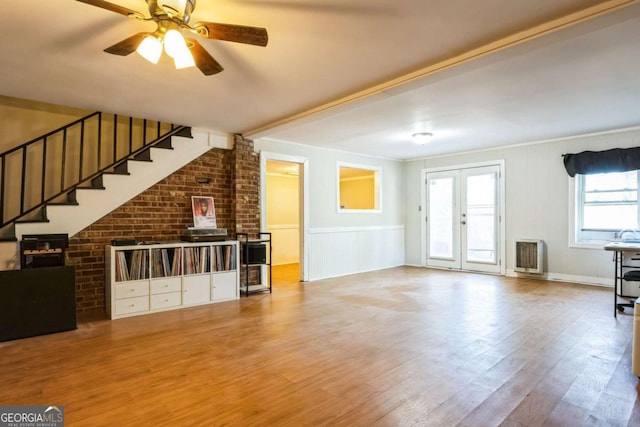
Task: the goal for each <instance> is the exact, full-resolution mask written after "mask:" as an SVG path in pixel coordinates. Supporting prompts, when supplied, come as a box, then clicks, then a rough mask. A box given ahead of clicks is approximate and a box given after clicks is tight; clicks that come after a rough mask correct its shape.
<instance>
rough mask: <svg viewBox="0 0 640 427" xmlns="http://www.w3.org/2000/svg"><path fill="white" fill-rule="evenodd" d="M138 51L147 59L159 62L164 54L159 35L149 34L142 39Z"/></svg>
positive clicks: (155, 62) (154, 62)
mask: <svg viewBox="0 0 640 427" xmlns="http://www.w3.org/2000/svg"><path fill="white" fill-rule="evenodd" d="M136 52H138V54H139V55H140V56H142V57H143V58H144V59H146V60H147V61H149V62H151V63H153V64H157V63H158V61H159V60H160V55H162V42H161V41H160V40H159V39H158V38H157V37H155V36H152V35H149V36H147V37H145V38H144V39H143V40H142V42H141V43H140V45H139V46H138V48H137V49H136Z"/></svg>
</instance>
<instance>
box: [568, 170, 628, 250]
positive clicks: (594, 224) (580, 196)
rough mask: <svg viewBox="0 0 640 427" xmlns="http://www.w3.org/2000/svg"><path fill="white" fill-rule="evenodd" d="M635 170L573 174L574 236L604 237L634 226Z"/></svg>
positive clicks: (580, 238)
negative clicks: (574, 197)
mask: <svg viewBox="0 0 640 427" xmlns="http://www.w3.org/2000/svg"><path fill="white" fill-rule="evenodd" d="M638 178H639V174H638V171H630V172H613V173H601V174H593V175H576V240H577V242H589V241H603V240H604V241H606V240H613V239H615V238H618V237H620V232H621V231H622V230H636V229H637V228H638V224H639V221H638V213H639V210H638V187H639V186H638Z"/></svg>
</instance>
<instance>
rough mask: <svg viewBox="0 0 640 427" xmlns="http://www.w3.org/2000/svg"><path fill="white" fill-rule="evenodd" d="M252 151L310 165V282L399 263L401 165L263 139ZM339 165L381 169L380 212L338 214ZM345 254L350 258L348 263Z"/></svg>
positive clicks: (401, 250) (402, 196)
mask: <svg viewBox="0 0 640 427" xmlns="http://www.w3.org/2000/svg"><path fill="white" fill-rule="evenodd" d="M255 147H256V150H259V151H268V152H269V153H278V154H283V155H289V156H296V157H301V158H306V159H308V160H309V169H308V170H309V172H308V175H309V190H308V194H307V196H308V198H309V212H308V217H309V224H308V228H309V235H307V236H306V238H305V242H306V244H307V248H308V256H309V260H308V266H309V275H308V279H309V280H317V279H322V278H326V277H334V276H339V275H345V274H353V273H358V272H361V271H369V270H376V269H380V268H386V267H392V266H396V265H403V264H404V248H405V245H404V219H405V218H404V207H405V203H404V200H405V179H404V164H403V162H399V161H394V160H388V159H381V158H376V157H367V156H360V155H355V154H350V153H346V152H341V151H335V150H323V149H320V148H316V147H309V146H303V145H298V144H290V143H286V142H280V141H273V140H267V139H259V140H256V141H255ZM338 161H340V162H349V163H357V164H361V165H369V166H374V167H379V168H381V174H382V203H381V205H382V211H381V212H367V213H339V212H338V207H337V197H338V196H337V188H338V186H337V173H336V170H337V165H336V163H337V162H338ZM375 245H380V248H384V250H378V249H377V248H373V246H375ZM374 249H375V250H374ZM345 251H347V252H349V256H352V257H353V259H351V260H350V261H349V262H348V263H346V262H345V260H344V254H345Z"/></svg>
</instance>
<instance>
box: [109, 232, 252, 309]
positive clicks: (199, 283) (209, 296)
mask: <svg viewBox="0 0 640 427" xmlns="http://www.w3.org/2000/svg"><path fill="white" fill-rule="evenodd" d="M238 261H239V251H238V242H237V241H235V240H233V241H220V242H199V243H185V242H177V243H159V244H152V245H132V246H107V247H106V248H105V293H106V302H107V314H108V315H109V317H110V318H111V319H118V318H121V317H129V316H138V315H142V314H149V313H156V312H159V311H165V310H175V309H178V308H184V307H190V306H195V305H202V304H211V303H215V302H222V301H229V300H234V299H238V298H239V297H240V291H239V289H240V274H239V269H238Z"/></svg>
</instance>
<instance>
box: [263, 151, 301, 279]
mask: <svg viewBox="0 0 640 427" xmlns="http://www.w3.org/2000/svg"><path fill="white" fill-rule="evenodd" d="M261 161H262V177H261V178H262V179H261V186H262V193H261V198H262V209H261V228H262V230H264V231H267V232H270V233H271V239H272V242H273V243H272V258H271V262H272V266H273V268H274V274H275V276H274V285H277V283H276V280H275V279H276V278H277V277H279V276H278V274H279V273H278V271H282V272H283V273H284V276H285V277H287V278H288V279H287V282H290V281H291V280H289V279H290V278H291V277H295V278H296V282H297V281H305V280H306V265H307V262H306V244H305V241H306V239H305V236H306V229H307V224H308V220H307V219H306V218H307V209H306V204H307V198H306V192H305V188H308V184H307V179H308V178H307V175H308V174H307V172H306V169H307V165H308V162H307V160H306V159H304V158H299V157H293V156H287V155H279V154H276V153H267V152H262V153H261Z"/></svg>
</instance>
